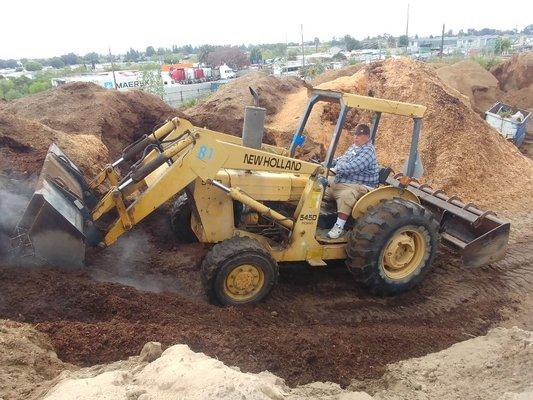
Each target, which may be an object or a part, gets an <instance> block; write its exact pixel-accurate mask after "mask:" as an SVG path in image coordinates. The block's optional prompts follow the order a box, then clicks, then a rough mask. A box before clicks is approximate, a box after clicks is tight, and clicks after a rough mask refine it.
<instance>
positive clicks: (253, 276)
mask: <svg viewBox="0 0 533 400" xmlns="http://www.w3.org/2000/svg"><path fill="white" fill-rule="evenodd" d="M201 270H202V277H203V281H204V285H205V287H206V289H207V295H208V297H209V300H210V301H211V302H212V303H215V304H220V305H224V306H226V305H242V304H250V303H257V302H260V301H261V300H263V299H264V298H265V297H266V296H267V295H268V294H269V293H270V290H271V289H272V287H273V286H274V285H275V284H276V282H277V280H278V273H279V272H278V264H277V263H276V261H275V260H274V259H273V258H272V256H271V255H270V253H269V252H268V251H267V250H266V249H265V248H264V247H263V246H262V245H261V244H260V243H259V242H258V241H257V240H254V239H252V238H249V237H237V236H236V237H233V238H231V239H226V240H224V241H222V242H220V243H218V244H216V245H215V246H213V248H212V249H211V250H210V251H209V253H207V255H206V257H205V258H204V261H203V262H202V267H201Z"/></svg>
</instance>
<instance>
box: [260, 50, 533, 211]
mask: <svg viewBox="0 0 533 400" xmlns="http://www.w3.org/2000/svg"><path fill="white" fill-rule="evenodd" d="M319 88H322V89H330V90H339V91H345V92H351V93H358V94H364V95H372V96H375V97H381V98H385V99H391V100H399V101H404V102H409V103H417V104H423V105H425V106H427V108H428V110H427V112H426V115H425V117H424V122H423V124H422V134H421V139H420V144H419V149H420V152H421V158H422V161H423V164H424V167H425V172H424V177H423V179H422V181H424V182H426V183H429V184H430V185H432V186H434V187H440V188H443V189H444V190H446V191H447V192H449V193H450V194H455V195H458V196H461V197H463V198H464V200H465V201H467V202H468V201H473V202H476V203H477V204H479V205H480V206H483V207H494V208H495V209H496V210H500V211H503V210H506V209H512V208H513V207H516V208H518V209H523V208H524V207H528V206H527V202H525V201H524V200H523V199H525V198H527V196H529V193H531V190H533V162H532V161H531V160H529V159H527V158H526V157H524V156H523V155H522V154H520V152H519V151H518V150H517V149H516V147H514V146H513V145H512V144H511V143H508V142H507V141H506V140H505V139H503V137H501V135H499V134H498V133H497V132H496V131H495V130H494V129H492V128H491V127H489V126H488V125H487V124H486V123H485V121H483V119H481V117H480V116H479V115H477V114H476V113H475V112H474V111H473V110H472V109H471V108H470V107H469V106H468V105H466V104H464V102H462V101H461V99H460V98H459V97H458V96H457V95H456V91H455V90H452V89H450V88H449V87H448V86H447V85H445V84H443V82H442V81H441V80H440V79H439V78H438V76H437V75H436V73H435V72H434V70H433V68H431V67H430V66H428V65H427V64H425V63H422V62H418V61H412V60H409V59H396V60H386V61H383V62H377V63H373V64H370V65H367V66H365V67H364V68H363V69H362V70H360V71H359V72H357V73H356V74H354V75H353V76H350V77H341V78H338V79H336V80H334V81H331V82H327V83H324V84H322V85H319ZM306 99H307V94H306V92H305V90H300V91H299V92H296V93H294V94H291V95H289V96H288V97H287V99H286V101H285V103H284V107H283V108H282V109H281V110H280V112H279V113H278V114H277V115H276V116H275V117H274V118H273V119H272V122H271V124H270V125H269V126H270V127H271V128H276V129H278V130H280V131H281V130H284V131H293V130H294V128H295V126H296V124H297V121H298V118H299V115H300V113H301V110H302V109H303V107H304V106H305V102H306ZM315 107H316V106H315ZM337 115H338V107H337V106H331V105H323V104H319V105H318V107H316V109H315V110H314V111H313V113H312V115H311V117H310V119H309V122H308V125H307V131H308V134H309V135H310V136H311V137H312V138H313V139H314V140H315V141H317V142H319V143H323V144H325V145H327V144H328V143H329V140H330V137H331V132H332V131H333V128H334V125H333V124H334V121H336V118H337ZM359 121H361V122H367V123H368V122H370V115H369V113H368V112H358V111H357V110H352V111H351V112H350V114H349V116H348V118H347V127H348V128H349V127H352V126H354V125H355V124H356V123H357V122H359ZM411 133H412V122H411V121H410V120H409V119H407V118H405V117H397V116H391V115H383V116H382V118H381V123H380V128H379V131H378V137H377V143H376V146H377V152H378V158H379V161H380V163H381V164H382V165H389V166H391V167H392V168H393V169H394V170H395V171H401V170H402V166H403V164H404V162H405V160H406V158H407V154H408V149H409V143H410V139H411ZM348 140H349V138H348V135H346V134H345V135H344V137H343V138H341V142H340V145H339V148H338V152H341V151H344V150H345V149H346V147H347V146H348V145H349V143H348Z"/></svg>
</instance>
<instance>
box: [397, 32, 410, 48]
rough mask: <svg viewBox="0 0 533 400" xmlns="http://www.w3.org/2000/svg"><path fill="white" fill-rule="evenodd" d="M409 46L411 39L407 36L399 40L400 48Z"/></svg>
mask: <svg viewBox="0 0 533 400" xmlns="http://www.w3.org/2000/svg"><path fill="white" fill-rule="evenodd" d="M408 45H409V38H408V37H407V35H402V36H400V37H399V38H398V47H407V46H408Z"/></svg>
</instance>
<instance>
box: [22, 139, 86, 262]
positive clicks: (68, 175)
mask: <svg viewBox="0 0 533 400" xmlns="http://www.w3.org/2000/svg"><path fill="white" fill-rule="evenodd" d="M84 188H87V185H86V184H85V182H84V181H83V178H82V177H81V173H80V170H79V169H78V168H77V167H76V166H75V165H74V164H73V163H72V162H71V161H70V160H69V159H68V158H67V157H66V156H65V154H63V152H62V151H61V150H60V149H59V148H58V147H57V146H56V145H54V144H52V145H51V146H50V148H49V150H48V154H47V155H46V158H45V161H44V164H43V169H42V171H41V174H40V175H39V179H38V181H37V185H36V189H35V193H34V194H33V196H32V198H31V199H30V202H29V204H28V206H27V208H26V210H25V211H24V214H23V216H22V218H21V219H20V221H19V223H18V224H17V227H16V229H15V234H14V236H13V238H12V246H13V247H14V252H15V254H16V255H17V256H19V257H20V256H33V257H35V261H37V263H39V264H52V265H55V266H65V267H70V266H73V267H77V266H81V265H83V260H84V258H85V242H86V240H87V234H86V233H87V231H90V229H87V228H88V227H89V228H90V227H91V226H92V222H91V221H90V214H89V212H88V210H87V208H86V206H85V204H86V203H85V201H86V198H88V197H91V194H90V193H89V192H88V191H86V190H84Z"/></svg>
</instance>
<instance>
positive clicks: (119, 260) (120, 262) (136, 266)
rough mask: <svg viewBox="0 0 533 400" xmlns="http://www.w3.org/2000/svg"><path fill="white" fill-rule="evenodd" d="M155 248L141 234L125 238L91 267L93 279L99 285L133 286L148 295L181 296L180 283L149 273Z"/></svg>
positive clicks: (170, 278) (145, 236)
mask: <svg viewBox="0 0 533 400" xmlns="http://www.w3.org/2000/svg"><path fill="white" fill-rule="evenodd" d="M154 252H155V251H154V248H153V245H152V244H151V243H150V237H149V236H148V234H147V233H145V232H143V231H141V230H134V231H131V232H128V233H127V234H125V235H124V236H123V237H122V238H121V239H119V240H118V241H117V242H116V243H115V244H113V245H112V246H110V247H109V248H107V249H105V250H104V251H103V252H101V253H100V254H99V256H101V257H99V259H98V260H95V265H94V266H93V267H91V276H92V277H93V279H95V280H97V281H100V282H113V283H120V284H122V285H127V286H133V287H134V288H136V289H138V290H143V291H148V292H155V293H160V292H178V291H179V286H180V284H179V282H178V280H177V279H175V278H173V277H169V276H167V275H164V274H160V273H151V272H147V270H149V268H150V254H153V253H154Z"/></svg>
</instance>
